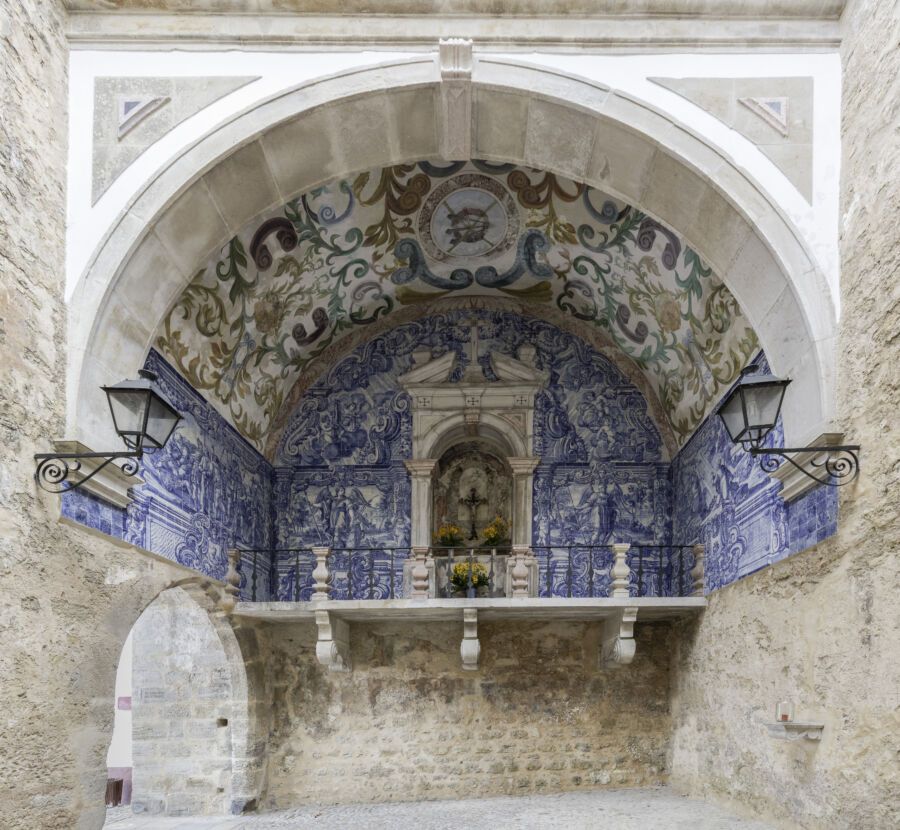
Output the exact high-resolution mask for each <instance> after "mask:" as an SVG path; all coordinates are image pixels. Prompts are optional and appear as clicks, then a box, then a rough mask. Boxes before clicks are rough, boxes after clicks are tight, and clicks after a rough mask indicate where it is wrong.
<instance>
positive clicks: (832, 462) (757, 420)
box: [717, 365, 859, 487]
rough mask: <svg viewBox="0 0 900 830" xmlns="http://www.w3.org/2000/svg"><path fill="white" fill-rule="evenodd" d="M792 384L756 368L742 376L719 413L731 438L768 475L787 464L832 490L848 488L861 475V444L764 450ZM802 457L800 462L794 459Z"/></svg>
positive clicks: (743, 373) (751, 366)
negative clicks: (833, 488) (764, 442)
mask: <svg viewBox="0 0 900 830" xmlns="http://www.w3.org/2000/svg"><path fill="white" fill-rule="evenodd" d="M789 383H790V380H783V379H782V378H776V377H774V376H773V375H765V374H761V373H760V372H759V367H758V366H756V365H750V366H747V367H746V368H745V369H743V371H742V372H741V377H740V380H739V381H738V383H737V385H736V386H735V387H734V388H733V389H732V390H731V391H730V392H729V393H728V395H726V396H725V399H724V400H723V401H722V403H721V404H719V408H718V410H717V412H718V415H719V417H720V418H721V419H722V423H723V424H725V429H726V430H727V432H728V435H729V437H730V438H731V440H732V441H733V442H734V443H735V444H740V445H741V446H742V447H743V448H744V449H745V450H747V452H749V453H750V455H752V456H753V457H754V458H756V457H759V466H760V467H761V468H762V469H763V470H764V471H765V472H767V473H771V472H774V471H775V470H777V469H778V467H780V466H781V463H782V462H781V461H780V460H779V458H781V459H785V460H787V461H788V462H789V463H790V464H792V465H793V466H794V467H796V468H797V469H798V470H799V471H800V472H801V473H803V474H804V475H806V476H808V477H809V478H811V479H813V480H814V481H817V482H819V483H820V484H827V485H828V486H829V487H839V486H840V485H842V484H849V483H850V482H851V481H853V479H855V478H856V476H857V475H858V474H859V457H858V455H857V453H858V452H859V445H858V444H844V445H823V446H813V447H783V448H778V447H763V446H762V443H763V440H764V439H765V437H766V436H767V435H768V434H769V432H771V431H772V429H773V428H774V427H775V425H776V424H777V423H778V415H779V413H780V412H781V404H782V401H783V400H784V392H785V390H786V389H787V386H788V384H789ZM801 454H803V458H802V459H801V461H800V462H798V461H796V460H795V459H794V456H798V455H801Z"/></svg>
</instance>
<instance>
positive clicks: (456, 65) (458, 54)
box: [439, 38, 472, 161]
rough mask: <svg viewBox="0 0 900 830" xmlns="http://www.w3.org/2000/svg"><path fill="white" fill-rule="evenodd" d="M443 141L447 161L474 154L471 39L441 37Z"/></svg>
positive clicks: (462, 158)
mask: <svg viewBox="0 0 900 830" xmlns="http://www.w3.org/2000/svg"><path fill="white" fill-rule="evenodd" d="M439 50H440V53H439V61H440V69H441V122H442V123H441V143H440V153H441V156H442V157H443V158H444V159H445V160H446V161H465V160H466V159H468V158H470V157H471V155H472V41H471V40H464V39H462V38H449V39H447V40H441V41H440V45H439Z"/></svg>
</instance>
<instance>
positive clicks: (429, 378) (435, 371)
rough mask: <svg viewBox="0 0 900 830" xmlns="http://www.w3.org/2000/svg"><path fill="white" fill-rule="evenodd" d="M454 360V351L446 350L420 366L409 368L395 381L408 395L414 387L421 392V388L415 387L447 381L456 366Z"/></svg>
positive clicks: (441, 383) (455, 358) (440, 383)
mask: <svg viewBox="0 0 900 830" xmlns="http://www.w3.org/2000/svg"><path fill="white" fill-rule="evenodd" d="M456 360H457V357H456V352H452V351H451V352H447V353H446V354H442V355H441V356H440V357H438V358H435V359H434V360H430V361H429V362H428V363H425V364H423V365H422V366H416V367H414V368H412V369H410V370H409V371H408V372H407V373H406V374H404V375H400V377H399V378H397V382H398V383H399V384H400V385H401V386H402V387H403V388H404V389H405V390H406V391H407V392H409V393H410V395H412V394H413V390H414V389H415V391H417V392H418V393H419V394H421V390H418V389H416V387H420V386H433V385H434V384H439V385H443V384H445V383H449V379H450V374H451V373H452V372H453V370H454V369H455V368H456Z"/></svg>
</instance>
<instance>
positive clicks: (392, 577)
mask: <svg viewBox="0 0 900 830" xmlns="http://www.w3.org/2000/svg"><path fill="white" fill-rule="evenodd" d="M390 584H391V591H390V596H391V599H393V598H394V549H393V548H391V583H390Z"/></svg>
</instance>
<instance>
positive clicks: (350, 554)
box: [347, 548, 353, 599]
mask: <svg viewBox="0 0 900 830" xmlns="http://www.w3.org/2000/svg"><path fill="white" fill-rule="evenodd" d="M347 599H353V551H352V550H350V549H349V548H347Z"/></svg>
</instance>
